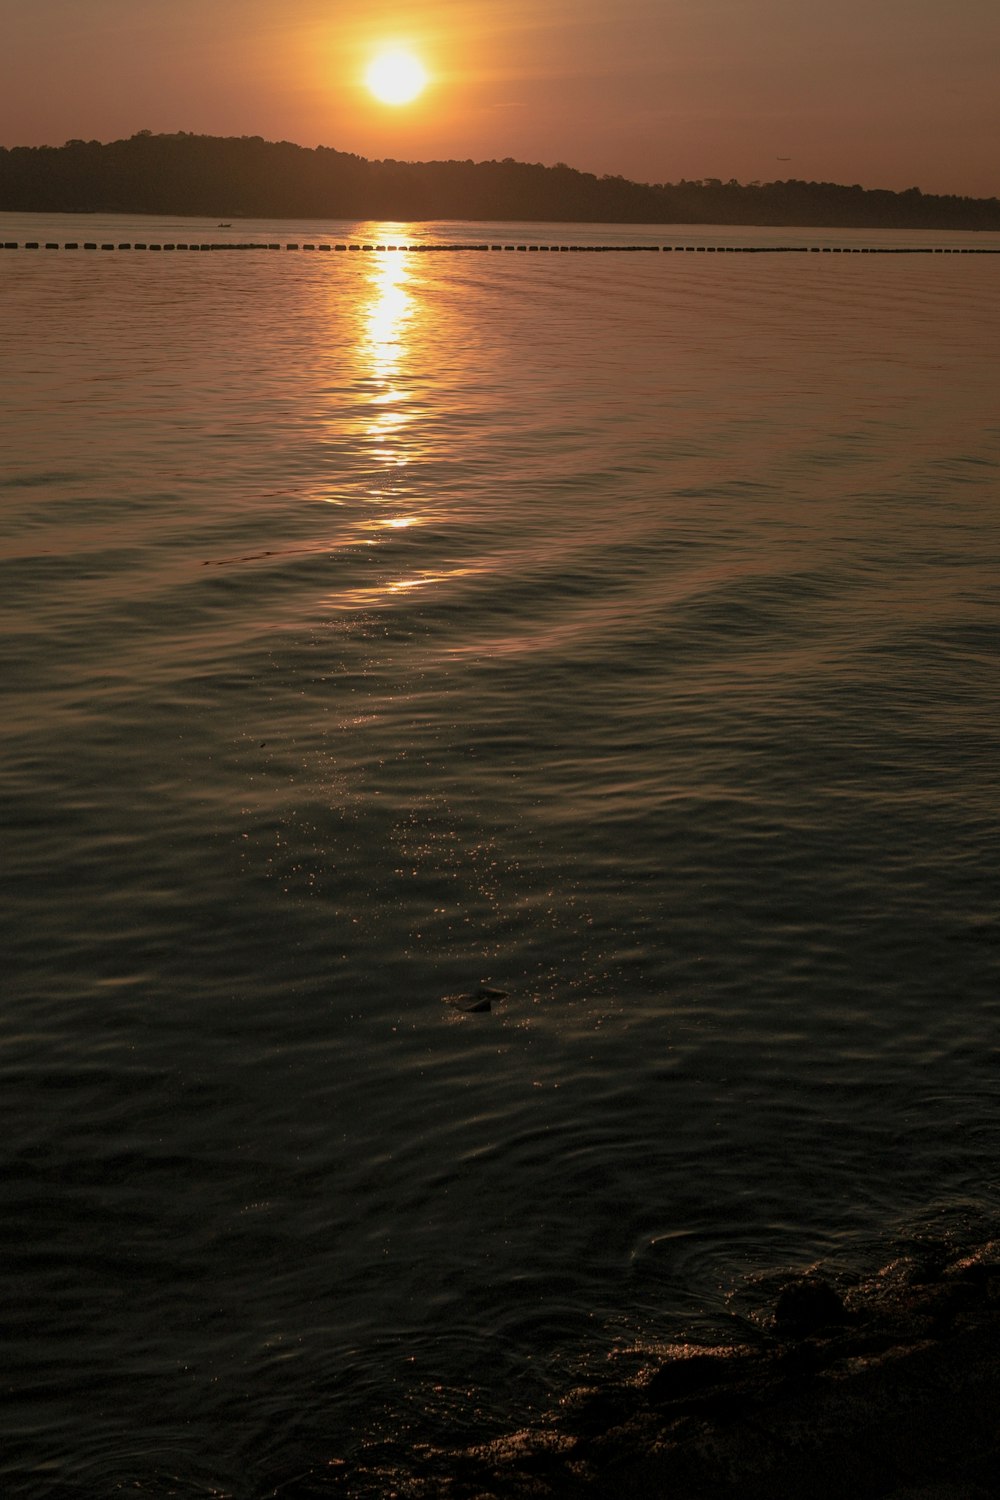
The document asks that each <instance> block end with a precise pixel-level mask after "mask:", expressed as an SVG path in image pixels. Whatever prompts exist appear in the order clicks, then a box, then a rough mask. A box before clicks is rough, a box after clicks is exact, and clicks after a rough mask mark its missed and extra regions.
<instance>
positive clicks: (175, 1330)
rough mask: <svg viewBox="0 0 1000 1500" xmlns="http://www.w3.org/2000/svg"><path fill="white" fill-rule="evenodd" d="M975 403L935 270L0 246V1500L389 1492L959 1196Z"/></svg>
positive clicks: (983, 1078) (981, 873) (985, 344)
mask: <svg viewBox="0 0 1000 1500" xmlns="http://www.w3.org/2000/svg"><path fill="white" fill-rule="evenodd" d="M0 231H2V233H0V238H3V239H5V240H25V239H27V238H37V239H40V240H46V239H49V238H51V239H53V240H68V239H78V240H80V241H82V240H83V239H85V238H86V237H88V235H93V236H94V237H96V238H100V237H101V236H102V235H103V234H108V235H110V236H111V237H113V238H114V239H116V240H118V239H123V240H134V239H139V238H147V239H149V240H154V239H157V238H159V239H163V240H166V239H168V238H177V239H184V238H189V239H192V240H194V239H197V238H206V237H207V238H212V239H215V238H218V237H219V235H220V234H221V233H222V231H220V230H216V229H215V228H214V226H201V225H198V224H189V225H183V224H179V223H176V222H175V223H171V222H170V221H150V220H146V221H141V222H138V221H128V220H110V219H109V220H98V219H88V220H81V219H80V218H78V217H76V218H72V219H65V220H56V219H42V218H31V219H27V218H17V217H15V216H13V215H7V216H3V218H2V219H0ZM185 231H186V233H185ZM227 232H228V231H227ZM231 234H232V236H233V237H235V238H244V239H245V238H255V237H257V236H258V235H260V236H261V237H263V238H271V239H275V240H279V239H280V240H282V241H283V240H285V239H291V240H303V239H306V238H309V237H310V236H311V237H312V238H314V239H316V240H317V241H318V240H320V239H322V238H327V239H330V238H334V237H336V236H337V235H341V236H343V237H344V238H346V239H348V240H350V241H357V242H360V241H361V240H362V239H364V240H369V239H372V238H379V239H380V240H383V241H386V240H387V241H389V242H391V243H408V242H409V241H410V240H411V239H415V238H423V239H430V240H435V241H439V242H440V241H443V240H447V239H448V238H452V239H460V240H461V239H467V238H469V236H470V234H471V235H472V237H473V238H474V239H483V238H497V239H507V240H511V241H515V240H517V239H518V238H520V239H521V241H522V242H524V241H526V240H528V241H530V240H544V241H546V242H553V243H555V242H560V241H561V242H563V243H577V244H582V243H601V242H603V243H613V242H628V243H640V242H648V243H666V244H683V243H692V244H696V243H706V244H726V243H730V244H737V243H755V244H765V243H779V242H784V243H796V244H797V243H817V244H842V245H851V244H865V245H872V244H889V245H891V244H907V245H915V244H920V243H941V244H946V243H968V244H973V245H985V244H987V243H989V244H995V243H997V239H996V237H993V239H991V240H987V239H986V238H985V237H982V238H978V239H977V238H973V237H971V236H969V237H967V238H966V239H961V238H960V237H957V236H941V235H938V236H920V235H908V236H897V237H895V238H893V236H891V235H871V234H869V235H864V234H860V233H856V234H853V235H852V234H851V233H849V232H846V231H845V232H837V233H830V234H825V233H824V232H821V231H770V230H769V231H753V230H740V231H734V230H715V231H713V230H702V229H698V230H692V229H682V230H679V229H675V228H671V229H668V230H666V231H664V230H656V229H649V228H648V227H647V228H644V229H641V230H636V229H634V228H632V229H630V228H623V229H604V230H602V229H596V228H594V227H593V226H587V227H581V228H572V227H567V226H558V227H557V228H552V227H545V226H541V227H540V226H537V225H536V226H489V227H487V229H486V230H485V232H484V231H483V229H482V228H481V226H473V227H472V228H471V229H470V226H462V225H450V226H449V225H445V226H419V227H416V226H414V227H413V228H412V230H411V227H410V226H405V225H402V226H398V225H397V226H385V225H381V226H370V225H369V226H358V225H349V226H345V225H332V226H322V225H320V226H317V225H306V226H303V225H301V224H288V225H273V224H272V225H263V226H250V227H248V226H245V225H238V226H234V227H233V229H232V231H231ZM998 392H1000V258H994V257H991V256H984V257H978V258H976V257H968V256H962V257H959V256H944V257H942V256H910V257H892V256H884V257H879V258H873V257H867V256H866V257H862V256H821V255H815V256H813V255H799V256H778V255H774V256H770V255H768V256H765V255H757V256H724V257H717V256H695V255H691V256H678V255H672V256H669V257H668V256H666V255H656V256H654V255H636V256H626V255H601V256H594V255H589V256H587V255H577V256H572V255H564V256H559V257H552V256H542V255H531V256H528V255H523V256H519V255H495V254H494V255H475V254H455V255H444V256H434V255H423V256H416V255H404V254H400V253H395V254H390V253H389V252H388V251H386V252H384V253H381V254H380V253H370V254H367V255H356V256H350V255H340V256H334V255H327V256H319V255H312V256H309V255H305V254H299V255H286V254H282V255H280V256H279V255H269V254H267V253H266V252H261V253H257V252H246V253H242V254H234V255H214V256H208V255H198V256H191V257H185V256H182V255H179V254H178V255H174V256H163V255H158V256H154V255H150V254H148V253H147V254H145V255H143V254H137V253H135V252H133V253H131V254H125V253H116V254H114V255H104V256H101V255H100V254H97V255H93V254H92V255H90V256H85V255H84V253H83V252H82V251H81V252H80V253H79V254H77V255H75V256H74V255H72V254H66V253H64V252H60V253H58V254H55V253H52V252H49V253H47V254H46V253H43V252H39V253H37V254H31V253H28V252H24V251H18V252H8V253H5V254H4V256H3V258H2V260H0V427H2V439H0V472H2V477H0V620H2V632H3V633H2V645H0V649H2V677H0V688H2V712H0V746H2V759H0V788H2V796H3V819H2V858H0V881H2V889H3V900H2V905H0V933H2V952H3V962H2V979H0V988H2V996H3V998H2V1006H0V1121H2V1132H0V1150H2V1156H3V1177H2V1187H0V1202H2V1215H0V1229H2V1235H3V1242H4V1255H3V1260H2V1270H0V1289H2V1301H3V1304H4V1307H5V1309H6V1312H7V1317H8V1332H7V1336H6V1341H5V1353H4V1366H5V1369H4V1388H5V1393H6V1398H7V1407H8V1410H7V1416H6V1431H7V1434H8V1440H7V1446H6V1448H5V1450H4V1453H3V1456H2V1458H0V1483H2V1487H3V1489H4V1492H5V1494H7V1495H11V1496H30V1497H35V1496H39V1497H43V1496H44V1497H50V1496H55V1497H63V1496H67V1497H69V1496H81V1497H91V1496H93V1497H105V1496H108V1495H111V1494H116V1493H119V1492H124V1493H132V1492H141V1493H142V1494H143V1495H148V1496H152V1497H160V1496H167V1495H183V1496H186V1497H194V1496H200V1495H203V1496H209V1495H214V1496H231V1497H236V1500H257V1497H263V1496H266V1495H271V1494H275V1493H277V1494H281V1493H285V1492H287V1493H291V1491H290V1490H289V1489H288V1486H290V1485H293V1481H295V1479H296V1476H299V1475H303V1474H307V1473H314V1474H315V1473H319V1472H324V1473H328V1474H329V1476H330V1484H331V1486H333V1485H334V1483H335V1482H336V1484H337V1493H341V1492H342V1489H341V1486H342V1487H343V1491H346V1493H348V1494H352V1495H353V1494H362V1493H363V1494H368V1493H371V1494H382V1495H384V1494H386V1493H388V1490H389V1489H390V1488H391V1484H390V1482H389V1480H388V1479H387V1475H392V1474H395V1473H400V1474H403V1475H405V1474H406V1472H407V1469H408V1465H409V1463H410V1458H409V1454H410V1451H411V1448H412V1447H413V1445H414V1444H417V1443H419V1442H424V1441H431V1442H434V1441H456V1440H461V1435H462V1433H463V1432H476V1433H479V1432H482V1431H489V1430H502V1428H503V1427H504V1425H505V1424H508V1425H509V1424H514V1423H517V1422H523V1421H524V1420H526V1419H528V1418H530V1416H531V1415H532V1413H533V1412H537V1411H539V1410H542V1409H544V1407H545V1406H546V1404H549V1403H551V1402H552V1401H553V1400H554V1399H555V1398H556V1396H557V1395H558V1392H559V1391H560V1390H562V1389H563V1388H564V1387H565V1385H566V1384H567V1383H568V1382H569V1381H571V1380H572V1379H574V1378H579V1376H580V1372H581V1371H589V1372H591V1373H592V1372H594V1371H600V1370H601V1369H602V1368H604V1367H606V1365H607V1362H608V1358H609V1356H611V1357H612V1358H614V1357H616V1354H617V1357H621V1351H623V1350H627V1349H629V1348H638V1349H639V1350H641V1349H643V1348H646V1347H650V1346H652V1345H653V1344H655V1343H656V1342H657V1341H662V1340H664V1339H669V1338H671V1337H677V1336H679V1335H681V1334H694V1335H695V1336H699V1337H705V1336H710V1335H711V1334H712V1333H713V1331H714V1330H718V1329H719V1328H721V1327H723V1326H724V1325H725V1324H726V1320H727V1319H730V1318H731V1317H732V1316H733V1311H734V1309H737V1310H738V1309H739V1308H740V1307H741V1306H743V1305H744V1304H746V1305H749V1304H750V1303H751V1302H752V1299H753V1294H754V1288H755V1287H757V1288H760V1287H761V1286H766V1285H767V1284H768V1279H769V1278H773V1277H775V1276H779V1275H781V1274H784V1273H786V1272H787V1271H788V1270H789V1269H790V1268H792V1269H798V1268H802V1267H804V1266H808V1265H809V1264H811V1263H812V1262H814V1261H815V1260H816V1259H817V1258H822V1259H823V1260H824V1261H825V1262H826V1263H827V1265H829V1266H833V1267H834V1268H835V1269H836V1270H837V1271H838V1272H840V1273H842V1274H845V1275H849V1274H851V1272H852V1268H858V1267H861V1266H862V1265H865V1264H868V1263H870V1260H871V1257H872V1256H877V1255H878V1254H880V1253H883V1247H886V1246H887V1245H891V1244H892V1243H893V1242H894V1241H895V1240H896V1239H897V1238H898V1237H899V1236H901V1235H904V1234H909V1233H914V1232H920V1229H921V1226H928V1225H931V1226H933V1225H946V1226H950V1228H951V1229H952V1230H954V1232H957V1233H960V1232H962V1231H963V1229H964V1228H966V1227H971V1226H974V1225H976V1224H978V1223H981V1222H983V1221H985V1220H989V1219H991V1218H992V1216H993V1215H994V1214H995V1213H996V1212H998V1211H1000V1181H998V1161H1000V1109H998V1102H997V1084H998V1070H997V1063H998V1058H1000V1052H998V1035H997V1023H998V1013H1000V990H998V974H1000V889H998V886H1000V867H998V851H1000V839H998V818H1000V676H998V655H1000V594H998V580H1000V403H998ZM481 982H486V983H488V984H490V985H493V986H496V987H497V988H500V989H503V990H505V991H507V992H508V995H507V997H506V998H505V999H503V1000H501V1001H499V1002H495V1004H494V1008H493V1010H492V1011H491V1012H490V1013H483V1014H471V1015H467V1014H463V1013H461V1012H460V1011H458V1010H456V1009H455V1008H453V1007H452V1006H449V1005H447V1004H445V1003H443V1001H442V997H443V996H446V995H451V994H454V993H455V992H456V991H465V990H470V989H474V988H475V987H476V986H477V985H478V984H479V983H481ZM885 1253H888V1252H885ZM327 1465H329V1467H328V1468H324V1466H327ZM311 1482H312V1481H311ZM318 1482H319V1481H318V1480H315V1483H317V1484H318Z"/></svg>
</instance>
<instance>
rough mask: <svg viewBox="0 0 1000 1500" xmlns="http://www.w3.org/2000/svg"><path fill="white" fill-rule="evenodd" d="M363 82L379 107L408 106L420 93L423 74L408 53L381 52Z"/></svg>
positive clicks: (425, 75) (417, 63) (423, 82)
mask: <svg viewBox="0 0 1000 1500" xmlns="http://www.w3.org/2000/svg"><path fill="white" fill-rule="evenodd" d="M365 82H366V83H367V85H368V87H369V88H370V89H371V91H372V93H373V94H374V95H375V98H376V99H380V100H381V101H382V103H383V104H409V102H410V100H411V99H415V98H416V97H417V95H418V94H419V93H421V92H422V91H423V88H424V86H425V84H426V83H427V74H426V73H425V72H424V69H423V67H422V66H421V64H420V63H419V62H418V61H417V59H416V58H415V57H414V56H413V54H412V53H411V52H398V51H396V52H381V53H379V55H378V57H376V59H375V61H374V62H373V63H372V65H371V67H370V68H369V69H368V72H367V73H366V74H365Z"/></svg>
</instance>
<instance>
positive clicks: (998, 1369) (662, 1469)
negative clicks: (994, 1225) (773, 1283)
mask: <svg viewBox="0 0 1000 1500" xmlns="http://www.w3.org/2000/svg"><path fill="white" fill-rule="evenodd" d="M435 1469H436V1473H435V1476H434V1477H433V1478H432V1477H431V1476H430V1474H425V1475H424V1476H423V1477H422V1478H421V1477H418V1476H414V1478H413V1479H412V1480H411V1481H410V1482H409V1483H408V1484H403V1485H402V1486H400V1487H399V1490H398V1493H399V1494H400V1496H401V1497H402V1496H405V1497H412V1500H417V1497H420V1500H802V1497H803V1496H808V1497H809V1500H998V1497H1000V1484H998V1480H997V1477H996V1476H998V1475H1000V1243H998V1242H995V1241H994V1242H991V1243H990V1244H987V1245H983V1246H981V1247H979V1248H977V1249H976V1250H974V1251H972V1252H970V1253H967V1254H965V1255H964V1256H962V1257H961V1258H958V1257H954V1256H953V1257H951V1258H948V1257H947V1256H945V1255H942V1256H940V1257H938V1258H937V1260H936V1261H935V1260H934V1259H933V1257H931V1258H928V1257H927V1256H924V1257H923V1258H922V1259H907V1258H905V1257H901V1258H900V1260H899V1261H897V1262H892V1263H890V1264H889V1265H888V1266H886V1267H884V1268H883V1270H882V1272H881V1273H879V1274H878V1275H876V1276H873V1277H872V1278H870V1280H869V1281H868V1282H862V1283H860V1284H859V1285H858V1286H856V1287H854V1288H851V1289H848V1290H846V1291H845V1292H843V1293H841V1292H840V1291H838V1290H837V1288H835V1287H834V1286H833V1285H832V1284H831V1283H829V1282H826V1281H823V1280H821V1279H820V1278H819V1277H815V1276H811V1277H806V1278H796V1280H795V1281H794V1282H789V1283H788V1284H787V1285H786V1286H785V1287H784V1288H782V1289H781V1291H780V1292H779V1294H778V1297H777V1299H776V1303H775V1305H774V1308H773V1316H772V1318H771V1319H770V1320H769V1322H767V1323H765V1324H764V1325H763V1326H762V1330H761V1331H760V1333H759V1342H747V1343H744V1344H732V1345H728V1346H718V1347H700V1346H698V1345H692V1344H681V1345H677V1346H676V1348H675V1349H673V1350H671V1351H669V1353H668V1357H667V1358H665V1359H662V1360H661V1362H660V1363H659V1364H658V1365H657V1366H656V1367H654V1368H653V1369H652V1370H651V1371H650V1370H648V1369H647V1370H646V1371H645V1372H644V1373H643V1374H642V1375H641V1376H638V1377H635V1378H633V1379H631V1380H626V1381H612V1382H609V1383H606V1384H595V1385H590V1386H581V1387H579V1388H577V1389H576V1390H574V1391H571V1392H569V1393H568V1394H567V1396H566V1397H564V1398H563V1400H562V1402H561V1403H560V1404H559V1407H558V1408H557V1409H556V1410H555V1411H554V1412H552V1413H550V1414H549V1416H548V1417H546V1418H545V1419H543V1420H542V1421H540V1422H539V1424H538V1427H537V1428H531V1429H524V1430H522V1431H521V1432H517V1433H513V1434H510V1435H509V1436H508V1437H506V1438H499V1439H497V1438H494V1439H492V1440H489V1441H486V1442H482V1443H479V1444H477V1445H475V1446H473V1447H468V1448H463V1449H458V1450H456V1451H454V1452H453V1453H450V1454H446V1453H444V1452H442V1451H441V1450H438V1452H437V1463H436V1464H435Z"/></svg>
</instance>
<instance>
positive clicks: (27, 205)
mask: <svg viewBox="0 0 1000 1500" xmlns="http://www.w3.org/2000/svg"><path fill="white" fill-rule="evenodd" d="M0 210H15V211H19V212H29V213H30V212H91V213H130V214H135V213H153V214H181V215H199V216H201V215H204V216H207V217H209V218H223V219H234V218H241V217H255V218H260V217H263V218H334V219H396V220H419V219H537V220H553V221H563V222H569V221H576V222H592V223H602V222H603V223H620V224H627V223H632V224H784V225H815V226H826V227H830V228H834V227H836V228H892V229H897V228H898V229H993V230H997V229H1000V199H997V198H959V197H954V196H948V197H938V196H933V195H931V194H928V193H921V192H920V190H919V189H918V188H909V189H908V190H907V191H906V192H902V193H893V192H888V191H885V190H880V189H876V190H870V189H869V190H866V189H864V188H861V187H858V186H856V185H855V186H853V187H841V186H838V185H837V184H836V183H831V182H801V181H798V180H796V179H794V178H792V179H790V180H788V181H785V182H765V183H759V182H752V183H749V184H746V185H744V184H741V183H738V182H736V181H735V179H734V180H731V181H729V182H721V181H719V180H718V179H716V178H708V179H704V180H701V181H698V182H687V181H684V180H682V181H680V182H666V183H654V184H646V183H637V182H629V181H627V180H626V179H625V178H624V177H595V176H594V175H593V174H592V173H590V172H578V171H576V170H575V169H574V168H572V167H567V166H565V165H563V164H562V163H560V164H559V165H557V166H554V167H543V166H540V165H538V164H529V163H526V162H517V161H513V160H512V159H511V158H509V157H508V158H507V159H505V160H504V161H482V162H473V161H431V162H401V161H367V160H365V158H364V157H361V156H352V155H350V154H349V153H347V152H343V151H334V150H331V149H330V148H329V147H326V146H318V147H316V149H315V150H310V149H308V148H306V147H303V146H295V145H292V144H291V143H290V142H288V141H278V142H275V141H265V140H262V139H261V137H260V136H238V137H218V136H206V135H190V134H187V133H186V132H184V131H181V132H179V133H178V134H176V135H153V134H151V133H150V132H149V131H145V130H144V131H140V132H139V134H138V135H133V136H131V137H130V138H129V139H128V140H123V141H112V142H110V143H109V144H107V145H104V144H102V143H101V142H100V141H67V142H66V144H65V145H64V146H16V147H14V148H12V149H9V150H7V149H4V148H0Z"/></svg>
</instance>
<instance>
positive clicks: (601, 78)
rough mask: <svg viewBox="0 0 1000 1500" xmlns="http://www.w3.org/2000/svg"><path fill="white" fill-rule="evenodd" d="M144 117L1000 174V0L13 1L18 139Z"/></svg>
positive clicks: (766, 174) (408, 150)
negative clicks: (392, 63) (377, 55)
mask: <svg viewBox="0 0 1000 1500" xmlns="http://www.w3.org/2000/svg"><path fill="white" fill-rule="evenodd" d="M389 42H397V43H406V44H408V45H410V46H411V47H412V49H413V50H414V51H415V52H416V53H418V54H419V55H420V57H421V58H422V60H423V62H424V64H425V66H426V67H427V69H428V71H429V72H430V74H431V75H432V84H431V86H430V87H429V88H428V89H427V91H426V92H425V94H424V95H423V96H422V98H421V100H420V101H419V102H418V103H416V104H413V105H409V106H406V107H403V108H397V109H391V108H388V107H386V106H381V105H376V104H375V103H374V102H373V101H372V100H371V99H370V98H369V97H368V95H367V93H366V91H365V89H364V87H363V84H362V81H361V80H362V75H363V72H364V68H365V65H366V63H367V61H368V60H369V59H370V57H371V55H372V54H373V53H374V52H375V51H376V50H377V48H378V47H379V46H380V45H383V44H386V43H389ZM141 129H147V130H152V131H154V132H159V131H173V130H191V131H195V132H197V133H204V134H211V135H262V136H265V137H268V138H270V139H284V140H291V141H297V142H299V143H300V144H302V145H309V146H312V145H318V144H323V145H327V146H334V147H336V148H338V149H339V150H343V151H355V152H357V153H358V154H359V155H362V156H369V157H383V156H394V157H398V158H400V159H404V160H412V159H416V158H424V159H427V158H432V157H438V158H440V157H459V158H465V157H472V158H473V159H475V160H480V159H482V158H485V157H504V156H514V157H517V158H519V159H523V160H527V161H542V162H546V163H552V162H555V161H566V162H569V163H570V165H571V166H576V167H581V168H583V169H584V170H587V171H591V172H597V173H603V172H620V173H622V174H623V175H624V176H626V177H634V178H637V179H639V180H641V181H646V182H662V181H674V180H676V179H678V178H680V177H691V178H697V177H721V178H723V179H728V178H730V177H737V178H739V179H740V180H741V181H744V182H746V181H750V180H752V179H754V178H759V179H761V180H764V181H766V180H769V179H773V178H776V177H801V178H816V179H825V180H828V181H836V182H846V183H853V182H860V183H861V184H862V185H863V186H865V187H891V188H906V187H912V186H918V187H921V188H923V189H924V191H925V192H949V191H953V192H960V193H972V194H976V195H989V196H993V195H1000V0H0V144H3V145H7V146H14V145H42V144H48V145H61V144H62V143H63V141H65V140H67V139H69V138H71V137H82V138H84V139H92V138H96V139H98V140H112V139H115V138H117V137H120V136H127V135H132V134H133V133H134V132H135V131H136V130H141ZM779 157H788V158H790V159H789V160H788V161H781V160H779V159H778V158H779Z"/></svg>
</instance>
